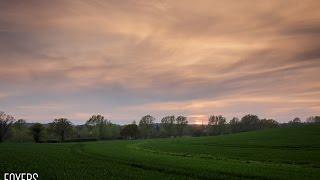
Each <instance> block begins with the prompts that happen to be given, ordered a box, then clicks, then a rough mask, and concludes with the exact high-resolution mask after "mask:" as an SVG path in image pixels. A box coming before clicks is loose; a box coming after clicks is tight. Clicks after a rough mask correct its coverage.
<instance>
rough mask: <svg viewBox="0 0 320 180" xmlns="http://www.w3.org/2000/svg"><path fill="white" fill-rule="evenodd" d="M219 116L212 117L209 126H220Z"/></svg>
mask: <svg viewBox="0 0 320 180" xmlns="http://www.w3.org/2000/svg"><path fill="white" fill-rule="evenodd" d="M217 117H218V116H215V115H211V116H210V117H209V119H208V126H215V125H218V118H217Z"/></svg>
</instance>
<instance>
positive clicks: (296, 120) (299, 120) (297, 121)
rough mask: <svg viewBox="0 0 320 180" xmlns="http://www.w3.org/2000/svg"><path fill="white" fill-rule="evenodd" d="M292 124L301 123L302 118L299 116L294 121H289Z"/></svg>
mask: <svg viewBox="0 0 320 180" xmlns="http://www.w3.org/2000/svg"><path fill="white" fill-rule="evenodd" d="M289 124H291V125H299V124H301V119H300V118H299V117H295V118H294V119H293V120H292V121H289Z"/></svg>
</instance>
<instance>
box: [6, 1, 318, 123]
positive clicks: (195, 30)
mask: <svg viewBox="0 0 320 180" xmlns="http://www.w3.org/2000/svg"><path fill="white" fill-rule="evenodd" d="M319 9H320V3H319V1H318V0H314V1H309V0H304V1H301V0H299V1H294V0H291V1H278V0H274V1H272V0H271V1H254V0H250V1H235V0H232V1H229V0H224V1H220V0H217V1H214V0H208V1H206V0H200V1H194V0H190V1H187V0H182V1H179V0H176V1H171V0H168V1H167V0H153V1H151V0H148V1H118V0H110V1H105V0H90V1H88V0H77V1H69V0H27V1H21V0H0V110H1V111H5V112H7V113H8V114H12V115H14V116H15V117H16V118H24V119H26V120H27V121H30V122H35V121H39V122H49V121H51V120H52V119H54V118H57V117H66V118H69V119H70V120H72V121H73V122H74V123H82V122H84V121H85V120H87V119H88V118H89V117H90V116H91V115H92V114H95V113H100V114H103V115H105V116H106V117H107V118H108V119H110V120H111V121H113V122H114V123H121V124H124V123H128V122H131V121H132V120H139V119H140V117H141V116H143V115H146V114H151V115H153V116H155V117H156V118H158V119H159V118H160V117H162V116H165V115H171V114H172V115H185V116H187V117H188V118H189V121H190V122H193V123H200V122H201V121H202V120H204V121H206V119H207V117H208V115H210V114H216V115H218V114H222V115H224V116H226V117H227V118H231V117H233V116H238V117H241V116H243V115H244V114H247V113H253V114H257V115H259V116H260V117H266V118H274V119H276V120H278V121H280V122H285V121H288V120H291V119H293V118H294V117H296V116H299V117H301V118H302V119H304V118H305V117H307V116H310V115H316V114H318V115H319V114H320V74H319V73H320V11H319ZM205 123H206V122H205Z"/></svg>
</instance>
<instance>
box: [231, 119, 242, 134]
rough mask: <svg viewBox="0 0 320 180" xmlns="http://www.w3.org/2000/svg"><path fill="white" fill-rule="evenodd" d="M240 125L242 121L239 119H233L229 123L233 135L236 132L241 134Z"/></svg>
mask: <svg viewBox="0 0 320 180" xmlns="http://www.w3.org/2000/svg"><path fill="white" fill-rule="evenodd" d="M239 123H240V120H239V118H237V117H233V118H232V119H231V120H230V122H229V125H230V130H231V132H232V133H235V132H239V131H240V129H239Z"/></svg>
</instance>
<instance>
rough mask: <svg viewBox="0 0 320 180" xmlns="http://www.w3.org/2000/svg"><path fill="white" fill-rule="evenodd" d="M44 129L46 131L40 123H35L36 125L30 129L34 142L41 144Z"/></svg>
mask: <svg viewBox="0 0 320 180" xmlns="http://www.w3.org/2000/svg"><path fill="white" fill-rule="evenodd" d="M43 129H44V128H43V125H42V124H40V123H35V124H33V125H32V126H31V127H30V130H31V134H32V137H33V140H34V141H35V142H36V143H39V142H40V138H41V136H42V131H43Z"/></svg>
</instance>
